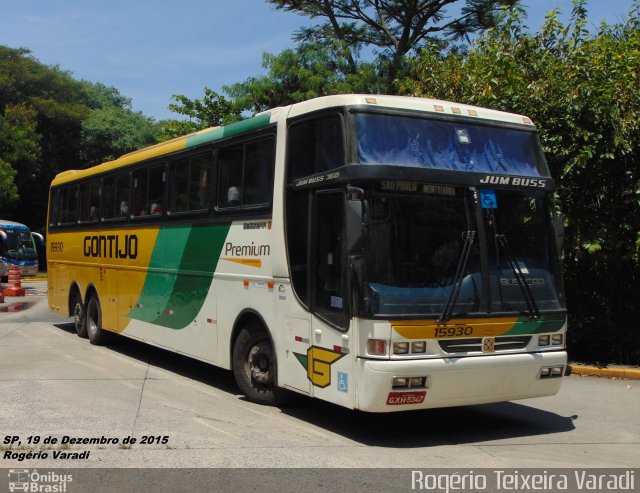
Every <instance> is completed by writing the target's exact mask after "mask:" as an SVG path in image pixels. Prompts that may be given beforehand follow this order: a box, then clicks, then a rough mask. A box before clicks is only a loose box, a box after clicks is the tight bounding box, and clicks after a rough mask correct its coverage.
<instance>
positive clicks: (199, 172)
mask: <svg viewBox="0 0 640 493" xmlns="http://www.w3.org/2000/svg"><path fill="white" fill-rule="evenodd" d="M170 166H171V177H172V179H171V211H172V212H189V211H199V210H207V209H209V204H210V195H211V192H210V184H211V154H202V155H199V156H194V157H190V158H188V157H187V158H182V159H178V160H176V161H173V162H172V163H171V165H170Z"/></svg>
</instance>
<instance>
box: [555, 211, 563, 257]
mask: <svg viewBox="0 0 640 493" xmlns="http://www.w3.org/2000/svg"><path fill="white" fill-rule="evenodd" d="M552 214H553V230H554V233H555V237H556V252H557V253H558V258H559V259H560V261H563V260H564V214H563V213H562V203H561V202H560V201H559V200H554V201H553V212H552Z"/></svg>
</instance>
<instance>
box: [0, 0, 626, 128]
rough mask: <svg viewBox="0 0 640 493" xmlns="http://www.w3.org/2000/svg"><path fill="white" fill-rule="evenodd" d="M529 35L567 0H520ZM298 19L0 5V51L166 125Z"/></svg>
mask: <svg viewBox="0 0 640 493" xmlns="http://www.w3.org/2000/svg"><path fill="white" fill-rule="evenodd" d="M523 3H524V5H525V6H526V7H527V11H528V22H527V24H528V25H529V28H530V29H532V30H536V29H537V28H538V27H539V26H540V24H541V23H542V21H543V19H544V14H545V12H547V11H549V10H551V9H553V8H555V7H560V9H561V10H562V12H563V13H565V16H564V17H563V18H564V19H565V20H566V16H567V15H568V14H569V13H570V11H571V0H525V1H524V2H523ZM631 3H632V0H589V1H588V4H587V5H588V9H589V19H590V20H591V21H592V23H593V25H594V26H597V25H599V24H600V22H601V21H607V22H609V23H613V22H616V21H618V20H621V19H622V18H624V17H625V15H626V13H627V12H628V10H629V6H630V5H631ZM305 23H308V20H307V19H306V18H305V17H302V16H299V15H296V14H293V13H288V12H282V11H277V10H275V9H274V8H273V7H272V6H271V5H270V4H268V3H267V2H266V1H263V0H231V1H229V0H179V1H176V0H173V1H168V0H154V1H150V0H109V1H105V0H56V1H52V0H19V1H16V0H0V45H5V46H10V47H12V48H19V47H20V48H28V49H29V50H31V52H32V54H33V56H34V57H35V58H37V59H38V60H39V61H40V62H42V63H44V64H47V65H57V66H58V67H59V68H60V69H62V70H65V71H68V72H70V73H72V75H73V76H74V77H75V78H76V79H85V80H89V81H91V82H101V83H103V84H105V85H107V86H114V87H116V88H117V89H118V90H119V91H120V93H121V94H123V95H124V96H127V97H129V98H131V100H132V104H133V109H134V110H136V111H142V112H143V113H144V114H145V115H147V116H151V117H154V118H156V119H164V118H174V117H177V115H176V114H174V113H171V112H170V111H169V110H168V109H167V106H168V105H169V104H170V103H171V102H172V101H171V96H172V95H173V94H184V95H185V96H187V97H189V98H191V99H194V98H200V97H202V95H203V88H204V87H205V86H207V87H210V88H211V89H214V90H217V91H220V90H221V88H222V86H224V85H229V84H232V83H234V82H241V81H243V80H245V79H246V78H248V77H252V76H256V75H261V74H263V73H265V71H264V69H263V68H262V54H263V53H264V52H268V53H274V54H277V53H280V52H281V51H282V50H284V49H286V48H292V47H294V46H295V43H294V42H293V41H292V39H291V36H292V34H293V33H294V32H295V31H296V29H297V28H299V27H301V26H304V25H305Z"/></svg>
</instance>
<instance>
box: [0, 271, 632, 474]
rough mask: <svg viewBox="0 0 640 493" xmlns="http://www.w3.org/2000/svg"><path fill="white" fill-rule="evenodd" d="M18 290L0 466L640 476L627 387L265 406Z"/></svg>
mask: <svg viewBox="0 0 640 493" xmlns="http://www.w3.org/2000/svg"><path fill="white" fill-rule="evenodd" d="M23 285H24V287H25V288H26V289H27V296H25V297H24V298H21V299H15V298H10V299H7V300H5V303H3V304H0V457H2V458H3V460H2V461H0V467H5V468H15V467H21V468H33V467H38V468H43V467H92V468H95V467H99V468H108V467H117V468H132V467H153V468H165V467H179V468H186V467H197V468H211V467H217V468H221V467H229V468H248V467H252V468H255V467H258V468H272V467H278V468H434V467H456V468H482V467H488V468H510V467H516V468H523V467H539V468H557V467H623V468H625V467H628V468H638V467H640V420H639V419H638V409H640V383H639V382H637V381H634V380H624V379H618V378H616V379H607V378H596V377H591V376H580V375H572V376H569V377H565V379H564V382H563V387H562V389H561V391H560V393H559V394H558V395H556V396H551V397H545V398H537V399H529V400H525V401H518V402H506V403H499V404H489V405H480V406H467V407H458V408H449V409H435V410H427V411H419V412H418V411H416V412H408V413H398V414H385V415H380V414H366V413H361V412H357V411H350V410H348V409H343V408H340V407H337V406H334V405H331V404H328V403H324V402H319V401H314V400H311V399H308V398H304V397H295V398H294V399H293V400H292V401H291V402H290V403H289V404H288V405H287V406H284V407H280V408H278V407H264V406H260V405H256V404H253V403H250V402H247V401H246V400H245V399H244V398H243V397H242V396H241V395H240V392H239V390H238V389H237V387H236V385H235V382H234V379H233V376H232V375H231V373H230V372H228V371H224V370H221V369H217V368H215V367H212V366H210V365H207V364H204V363H201V362H198V361H195V360H192V359H190V358H187V357H184V356H181V355H177V354H173V353H170V352H168V351H164V350H161V349H158V348H154V347H150V346H146V345H144V344H142V343H139V342H136V341H132V340H127V339H122V338H119V339H118V340H117V341H116V342H115V343H114V344H113V345H111V346H108V347H96V346H92V345H90V344H89V342H88V341H87V340H86V339H81V338H79V337H78V336H77V335H76V334H75V332H74V329H73V325H72V324H71V323H70V319H67V318H62V317H60V316H58V315H55V314H53V313H52V312H50V311H49V310H48V307H47V303H46V289H47V285H46V282H37V283H31V282H25V283H23ZM16 437H17V438H16ZM134 439H135V443H132V442H133V440H134ZM101 440H102V441H101ZM105 440H109V441H108V442H105ZM114 440H117V441H116V442H114ZM87 452H88V453H87ZM7 453H8V455H7ZM21 454H23V455H21ZM54 454H55V455H56V458H54ZM81 454H85V455H84V456H82V455H81ZM61 457H62V458H61ZM639 480H640V478H639Z"/></svg>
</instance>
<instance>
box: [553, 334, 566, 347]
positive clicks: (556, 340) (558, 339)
mask: <svg viewBox="0 0 640 493" xmlns="http://www.w3.org/2000/svg"><path fill="white" fill-rule="evenodd" d="M563 342H564V335H563V334H553V335H552V336H551V345H552V346H562V343H563Z"/></svg>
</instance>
